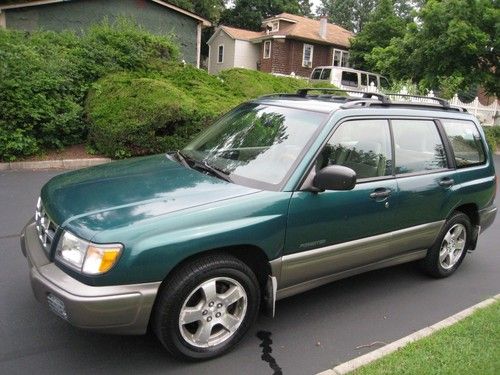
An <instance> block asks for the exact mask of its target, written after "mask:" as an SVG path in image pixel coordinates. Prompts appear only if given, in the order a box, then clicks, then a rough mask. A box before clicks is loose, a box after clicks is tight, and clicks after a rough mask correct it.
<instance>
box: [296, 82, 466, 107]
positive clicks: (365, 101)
mask: <svg viewBox="0 0 500 375" xmlns="http://www.w3.org/2000/svg"><path fill="white" fill-rule="evenodd" d="M310 91H320V92H324V93H328V92H345V93H347V94H349V93H355V94H361V95H362V96H361V97H353V96H347V97H344V96H332V97H331V99H337V100H338V99H342V98H343V99H344V101H345V104H344V105H343V106H342V107H343V108H349V107H354V106H360V105H362V106H363V107H369V106H376V105H400V106H404V105H410V106H415V107H433V108H436V107H439V108H442V109H445V110H449V109H452V110H456V111H460V112H467V110H466V109H465V108H461V107H452V106H450V103H449V102H448V101H447V100H446V99H442V98H436V97H433V96H420V95H409V94H398V93H387V94H382V93H376V92H364V91H357V90H342V89H335V88H330V87H324V88H323V87H310V88H304V89H299V90H297V96H300V97H306V96H308V93H309V92H310ZM391 96H392V97H395V98H396V100H397V98H414V99H420V100H422V102H411V101H402V102H397V101H396V102H394V101H392V100H391V98H390V97H391ZM316 97H320V96H319V95H318V96H316ZM374 99H376V100H374ZM429 101H434V102H436V104H434V105H433V104H431V103H429Z"/></svg>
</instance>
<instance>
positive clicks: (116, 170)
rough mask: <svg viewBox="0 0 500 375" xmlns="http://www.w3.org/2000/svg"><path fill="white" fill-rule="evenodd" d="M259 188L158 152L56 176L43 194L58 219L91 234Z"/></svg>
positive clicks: (253, 191) (63, 223) (79, 230)
mask: <svg viewBox="0 0 500 375" xmlns="http://www.w3.org/2000/svg"><path fill="white" fill-rule="evenodd" d="M258 191H259V190H255V189H252V188H248V187H244V186H241V185H236V184H233V183H229V182H226V181H223V180H221V179H218V178H216V177H212V176H209V175H206V174H204V173H201V172H199V171H196V170H193V169H189V168H187V167H184V166H183V165H181V164H179V163H177V162H176V161H173V160H171V159H170V158H169V156H167V155H155V156H149V157H142V158H135V159H129V160H124V161H118V162H112V163H109V164H105V165H100V166H97V167H92V168H86V169H82V170H78V171H73V172H69V173H65V174H62V175H59V176H56V177H54V178H53V179H52V180H50V181H49V182H48V183H47V184H46V185H45V186H44V187H43V189H42V195H41V196H42V201H43V204H44V207H45V210H46V211H47V213H48V214H49V216H50V217H51V219H52V220H53V221H55V222H56V223H57V224H58V225H62V226H63V227H67V228H69V229H70V230H72V231H73V232H75V233H76V234H77V235H80V236H82V237H84V238H88V239H90V238H91V237H92V236H93V235H94V234H95V233H96V232H97V231H102V230H107V229H113V228H117V227H123V226H130V225H134V224H137V223H138V222H139V221H142V220H146V219H150V218H154V217H157V216H161V215H165V214H167V213H169V212H174V211H179V210H183V209H187V208H192V207H195V206H200V205H205V204H209V203H212V202H216V201H221V200H225V199H230V198H234V197H238V196H242V195H247V194H252V193H255V192H258Z"/></svg>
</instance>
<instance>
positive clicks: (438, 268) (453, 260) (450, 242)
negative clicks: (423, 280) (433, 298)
mask: <svg viewBox="0 0 500 375" xmlns="http://www.w3.org/2000/svg"><path fill="white" fill-rule="evenodd" d="M471 235H472V225H471V222H470V219H469V217H468V216H467V215H466V214H464V213H462V212H458V211H455V212H454V213H453V214H452V215H451V217H450V218H449V219H448V220H447V221H446V223H445V225H444V226H443V228H442V229H441V232H440V233H439V235H438V237H437V239H436V242H435V243H434V245H432V247H431V248H430V249H429V250H428V251H427V256H426V257H425V258H424V259H423V260H422V262H421V266H422V268H423V270H424V271H425V272H426V273H427V274H429V275H430V276H432V277H435V278H444V277H448V276H450V275H451V274H452V273H453V272H455V271H456V270H457V268H458V267H459V266H460V264H461V263H462V261H463V260H464V258H465V255H466V254H467V250H468V249H469V245H470V241H471Z"/></svg>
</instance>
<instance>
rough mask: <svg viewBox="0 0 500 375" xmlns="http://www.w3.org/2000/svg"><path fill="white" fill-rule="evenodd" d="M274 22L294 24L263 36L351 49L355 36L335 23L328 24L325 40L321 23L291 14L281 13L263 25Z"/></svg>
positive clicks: (268, 19) (265, 21)
mask: <svg viewBox="0 0 500 375" xmlns="http://www.w3.org/2000/svg"><path fill="white" fill-rule="evenodd" d="M274 20H283V21H288V22H292V23H291V25H290V26H289V27H287V28H284V29H283V30H282V28H281V27H280V30H278V31H274V32H269V34H267V33H264V32H263V34H264V35H263V36H285V37H288V38H297V39H305V40H309V41H312V42H317V43H323V44H335V45H338V46H343V47H349V46H350V42H349V39H350V38H352V37H353V36H354V33H353V32H351V31H349V30H346V29H344V28H343V27H340V26H338V25H335V24H333V23H327V27H326V36H325V38H322V37H321V36H320V35H319V29H320V21H318V20H313V19H311V18H307V17H301V16H297V15H295V14H290V13H281V14H278V15H276V16H274V17H270V18H267V19H265V20H264V22H263V24H264V25H266V24H267V23H269V22H272V21H274ZM261 37H262V36H261Z"/></svg>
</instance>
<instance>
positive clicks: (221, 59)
mask: <svg viewBox="0 0 500 375" xmlns="http://www.w3.org/2000/svg"><path fill="white" fill-rule="evenodd" d="M217 62H218V63H219V64H220V63H223V62H224V44H220V45H219V48H218V50H217Z"/></svg>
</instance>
